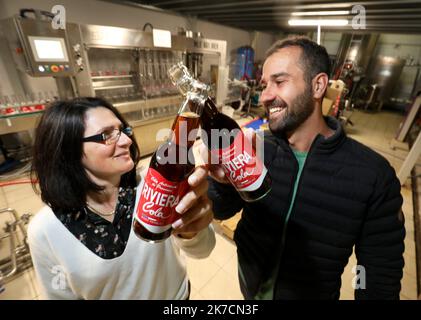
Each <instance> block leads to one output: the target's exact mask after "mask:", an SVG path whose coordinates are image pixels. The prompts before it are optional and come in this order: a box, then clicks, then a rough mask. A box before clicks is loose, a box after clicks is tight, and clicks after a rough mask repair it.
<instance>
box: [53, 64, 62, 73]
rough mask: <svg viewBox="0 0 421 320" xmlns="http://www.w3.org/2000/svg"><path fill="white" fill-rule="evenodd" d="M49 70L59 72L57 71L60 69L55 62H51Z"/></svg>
mask: <svg viewBox="0 0 421 320" xmlns="http://www.w3.org/2000/svg"><path fill="white" fill-rule="evenodd" d="M51 71H52V72H59V71H60V69H59V67H57V66H56V65H55V64H53V65H52V66H51Z"/></svg>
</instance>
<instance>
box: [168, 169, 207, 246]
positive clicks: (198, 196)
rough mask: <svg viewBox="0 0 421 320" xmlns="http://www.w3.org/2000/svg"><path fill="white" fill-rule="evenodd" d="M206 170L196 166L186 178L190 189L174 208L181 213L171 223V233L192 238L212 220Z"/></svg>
mask: <svg viewBox="0 0 421 320" xmlns="http://www.w3.org/2000/svg"><path fill="white" fill-rule="evenodd" d="M207 175H208V170H207V169H206V167H205V166H199V167H196V169H195V171H194V172H193V173H192V174H191V175H190V177H189V178H188V183H189V185H190V191H189V192H187V194H186V195H185V196H184V197H183V198H182V199H181V200H180V202H179V203H178V205H177V207H176V208H175V210H176V211H177V212H178V213H179V214H180V215H181V218H179V219H178V220H177V221H175V222H174V223H173V224H172V227H173V229H174V230H173V233H174V234H176V235H178V236H180V237H181V238H186V239H190V238H193V237H194V236H195V235H196V234H197V233H198V232H199V231H201V230H203V229H205V228H206V227H207V226H208V225H209V223H211V222H212V219H213V212H212V204H211V201H210V200H209V199H208V196H207V191H208V182H207V180H206V177H207Z"/></svg>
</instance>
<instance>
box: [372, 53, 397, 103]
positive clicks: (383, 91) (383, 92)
mask: <svg viewBox="0 0 421 320" xmlns="http://www.w3.org/2000/svg"><path fill="white" fill-rule="evenodd" d="M404 65H405V60H404V59H400V58H394V57H385V56H377V58H376V59H374V60H373V62H372V64H371V65H370V67H369V69H368V72H367V80H368V83H369V84H371V85H374V84H375V85H377V87H378V88H379V94H378V96H377V100H379V101H381V102H386V101H387V100H388V99H389V98H390V97H391V95H392V93H393V90H394V89H395V87H396V84H397V83H398V80H399V77H400V75H401V73H402V70H403V67H404Z"/></svg>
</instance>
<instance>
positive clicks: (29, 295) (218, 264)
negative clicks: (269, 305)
mask: <svg viewBox="0 0 421 320" xmlns="http://www.w3.org/2000/svg"><path fill="white" fill-rule="evenodd" d="M352 120H353V121H354V123H355V126H354V127H348V128H347V131H348V133H349V134H350V135H351V136H353V137H354V138H355V139H357V140H360V141H361V142H363V143H365V144H367V145H369V146H370V147H372V148H374V149H376V150H377V151H378V152H381V153H382V154H383V155H384V156H385V157H387V158H388V160H389V161H390V162H391V163H392V165H393V166H394V167H395V169H397V170H398V169H399V167H400V165H401V164H402V161H403V159H404V157H405V156H406V154H407V152H404V151H401V150H394V151H393V150H391V149H390V148H389V146H388V141H390V140H391V139H392V138H393V137H394V134H395V132H396V130H397V129H396V128H397V127H398V125H399V123H400V121H402V116H400V115H396V114H390V113H387V112H385V113H380V114H377V115H371V114H365V113H361V112H356V113H354V115H353V116H352ZM148 162H149V160H148V159H145V160H143V161H142V164H143V165H146V166H147V165H148ZM402 194H403V196H404V212H405V216H406V229H407V237H406V240H405V245H406V249H405V262H406V264H405V269H404V278H403V280H402V291H401V298H402V299H416V294H417V292H416V290H417V288H416V276H417V274H416V266H415V242H414V222H413V215H414V213H413V204H412V193H411V189H410V186H409V184H407V185H405V186H404V187H403V188H402ZM42 206H43V204H42V202H41V200H40V199H39V197H38V196H36V195H35V194H34V192H33V190H32V188H31V186H30V185H29V184H23V185H14V186H7V187H2V188H0V207H12V208H14V209H15V210H17V211H18V213H19V214H20V215H22V214H23V213H26V212H32V213H35V212H37V211H38V210H39V209H40V208H41V207H42ZM10 220H11V217H10V216H8V214H1V215H0V238H1V235H2V234H3V232H4V231H3V228H4V225H5V222H6V221H10ZM215 229H216V231H217V235H216V239H217V242H216V248H215V249H214V251H213V252H212V254H211V255H210V257H208V258H206V259H203V260H194V259H190V258H187V270H188V273H189V276H190V278H191V285H192V294H191V299H196V300H197V299H229V300H231V299H242V295H241V293H240V289H239V285H238V276H237V259H236V248H235V245H234V244H233V243H232V241H231V240H230V239H228V238H226V237H225V236H224V235H223V234H221V233H222V231H221V230H220V229H219V227H218V225H215ZM6 256H8V246H7V242H6V241H5V240H3V241H1V242H0V260H1V259H3V258H5V257H6ZM354 265H356V261H355V256H352V257H351V258H350V261H349V264H348V266H347V267H346V269H345V271H344V274H343V276H342V282H343V286H342V290H341V299H352V298H353V291H352V286H351V283H352V279H353V278H354V276H355V274H354V273H352V267H353V266H354ZM5 289H6V290H5V291H4V292H3V293H0V299H37V298H38V295H39V292H38V289H37V285H36V280H35V276H34V272H33V270H32V269H29V270H28V271H26V272H24V273H23V274H21V275H20V276H19V277H17V278H16V279H14V280H12V281H9V282H8V283H6V285H5Z"/></svg>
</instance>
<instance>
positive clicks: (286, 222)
mask: <svg viewBox="0 0 421 320" xmlns="http://www.w3.org/2000/svg"><path fill="white" fill-rule="evenodd" d="M316 140H317V137H316V139H315V141H313V143H312V145H311V147H310V150H309V151H308V154H307V157H306V160H305V162H304V166H303V169H302V171H301V176H300V180H299V181H298V185H297V191H296V194H295V199H294V203H293V205H292V208H291V212H290V213H289V214H288V215H287V216H286V218H285V223H284V227H283V230H282V239H281V250H280V254H279V259H278V263H277V264H276V266H275V270H274V273H275V272H276V277H275V282H274V285H273V292H272V300H274V299H275V295H276V289H277V285H278V279H279V267H280V265H281V261H282V255H283V254H284V249H285V241H286V233H287V228H288V222H289V218H290V216H291V215H292V213H293V211H294V210H295V206H296V204H297V202H296V200H297V196H298V194H299V191H300V187H301V183H302V181H303V176H304V171H305V169H306V166H307V163H308V160H309V158H310V155H311V153H312V151H313V149H314V145H315V144H316ZM291 152H292V151H291ZM292 153H293V152H292ZM293 156H294V159H295V161H296V162H297V163H298V160H297V159H296V158H295V155H294V154H293ZM298 169H299V167H298ZM297 175H298V171H297ZM294 182H295V179H294ZM293 188H294V186H293ZM291 200H292V199H291Z"/></svg>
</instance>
